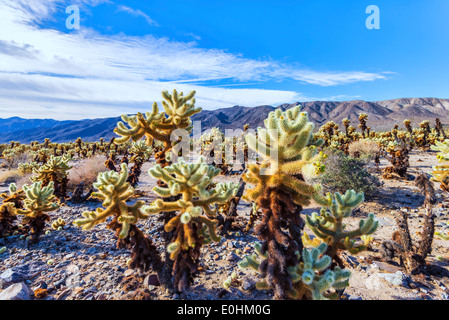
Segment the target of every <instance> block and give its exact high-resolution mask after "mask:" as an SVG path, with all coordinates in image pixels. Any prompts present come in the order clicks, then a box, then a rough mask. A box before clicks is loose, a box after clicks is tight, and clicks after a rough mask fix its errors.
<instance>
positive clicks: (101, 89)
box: [0, 0, 386, 119]
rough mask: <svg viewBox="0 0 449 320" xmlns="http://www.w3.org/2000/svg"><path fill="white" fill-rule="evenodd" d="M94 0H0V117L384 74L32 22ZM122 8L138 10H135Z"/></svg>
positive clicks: (213, 101)
mask: <svg viewBox="0 0 449 320" xmlns="http://www.w3.org/2000/svg"><path fill="white" fill-rule="evenodd" d="M101 3H111V2H110V1H109V0H78V1H70V3H66V2H65V1H63V0H16V1H10V0H0V21H2V27H1V28H0V96H1V98H0V110H1V111H2V114H3V116H4V115H5V113H9V114H11V113H14V112H16V114H19V113H20V115H23V116H25V114H28V115H34V116H37V114H38V113H39V112H40V111H38V110H48V109H45V108H48V107H59V108H55V109H52V110H53V111H52V114H51V117H54V118H59V119H70V118H86V117H93V116H103V117H104V116H109V115H117V114H120V113H123V112H136V111H140V109H139V108H143V107H144V106H146V107H148V105H149V104H150V103H151V102H153V101H159V100H160V91H162V90H164V89H168V90H171V89H173V88H177V89H179V90H184V91H188V90H196V91H197V101H198V103H197V104H198V105H199V106H202V107H204V108H218V107H225V106H232V105H235V104H240V105H247V106H255V105H259V104H272V105H275V104H278V103H279V104H280V103H285V102H294V101H296V100H302V101H304V100H307V98H306V97H304V96H303V95H302V94H300V93H298V92H292V91H283V90H263V89H243V88H223V87H214V86H212V85H210V84H209V85H207V81H210V80H222V79H232V80H233V82H234V83H236V84H248V83H253V82H259V83H260V82H263V81H268V80H280V81H282V80H286V79H293V80H296V81H298V82H301V83H307V84H313V85H319V86H335V85H341V84H348V83H354V82H362V81H373V80H379V79H386V74H384V73H369V72H364V71H342V72H335V71H333V72H325V71H316V70H311V69H306V68H299V67H296V66H291V65H287V64H283V63H280V62H276V61H271V60H255V59H248V58H245V57H242V56H241V55H238V54H232V53H229V52H226V51H224V50H218V49H207V48H201V47H198V45H197V43H195V42H179V41H173V40H170V39H168V38H156V37H154V36H151V35H148V36H143V37H135V36H127V35H123V34H120V35H115V36H105V35H101V34H99V33H97V32H95V31H94V30H91V29H87V28H83V27H82V26H81V29H80V30H78V31H77V32H71V33H69V32H67V33H65V32H61V31H58V30H53V29H43V28H40V27H38V24H37V23H38V22H40V21H43V20H45V19H50V18H51V17H52V16H53V15H54V14H55V12H56V11H57V10H62V11H63V12H65V7H64V6H65V5H68V4H78V5H80V8H82V10H83V8H86V9H85V10H88V8H89V7H90V6H95V5H99V4H101ZM122 9H123V11H126V12H128V13H130V14H137V15H141V14H140V13H139V12H138V10H133V9H131V8H128V7H123V8H122ZM127 10H128V11H127ZM142 14H145V13H143V12H142ZM141 16H142V15H141ZM142 17H143V16H142ZM148 18H149V17H148ZM199 83H201V84H199ZM24 105H26V106H27V108H28V109H25V108H24V107H23V106H24ZM19 106H20V109H18V107H19ZM27 110H28V111H27ZM47 116H48V115H47Z"/></svg>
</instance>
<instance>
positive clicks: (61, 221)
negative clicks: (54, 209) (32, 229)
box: [51, 218, 65, 230]
mask: <svg viewBox="0 0 449 320" xmlns="http://www.w3.org/2000/svg"><path fill="white" fill-rule="evenodd" d="M64 226H65V220H64V219H62V218H58V219H56V220H55V221H53V222H52V223H51V227H52V228H53V229H55V230H61V229H62V228H64Z"/></svg>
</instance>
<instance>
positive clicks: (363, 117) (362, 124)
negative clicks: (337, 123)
mask: <svg viewBox="0 0 449 320" xmlns="http://www.w3.org/2000/svg"><path fill="white" fill-rule="evenodd" d="M367 120H368V115H367V114H366V113H361V114H360V115H359V121H360V124H359V128H360V130H362V137H363V138H365V132H366V133H367V134H368V135H369V128H368V127H367V126H366V121H367Z"/></svg>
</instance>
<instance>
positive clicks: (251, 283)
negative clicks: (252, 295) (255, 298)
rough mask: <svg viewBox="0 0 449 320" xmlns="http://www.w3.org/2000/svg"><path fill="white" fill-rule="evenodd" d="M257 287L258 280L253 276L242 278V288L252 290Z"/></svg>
mask: <svg viewBox="0 0 449 320" xmlns="http://www.w3.org/2000/svg"><path fill="white" fill-rule="evenodd" d="M255 288H256V280H255V279H254V278H253V277H251V276H245V277H243V279H242V289H243V290H246V291H252V290H254V289H255Z"/></svg>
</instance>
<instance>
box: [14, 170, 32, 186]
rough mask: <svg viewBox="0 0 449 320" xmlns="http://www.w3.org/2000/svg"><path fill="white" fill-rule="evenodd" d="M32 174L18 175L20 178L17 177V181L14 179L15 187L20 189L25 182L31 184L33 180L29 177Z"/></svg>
mask: <svg viewBox="0 0 449 320" xmlns="http://www.w3.org/2000/svg"><path fill="white" fill-rule="evenodd" d="M32 175H33V174H32V173H25V174H22V175H21V176H20V178H19V179H17V181H16V186H17V188H18V189H21V188H22V187H23V185H25V184H28V185H30V184H32V183H33V182H32V181H31V179H30V178H31V176H32Z"/></svg>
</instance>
